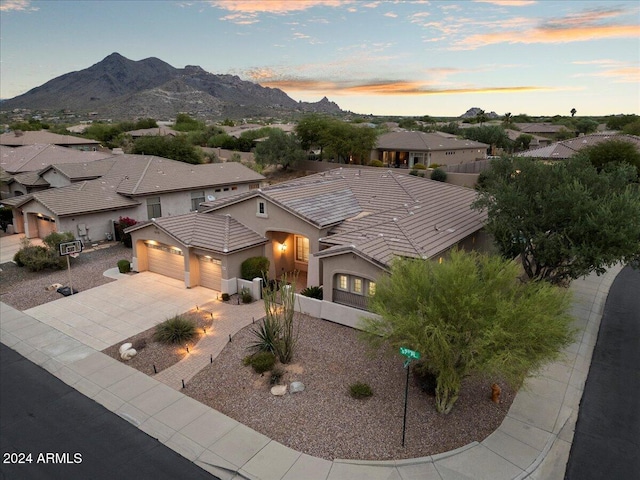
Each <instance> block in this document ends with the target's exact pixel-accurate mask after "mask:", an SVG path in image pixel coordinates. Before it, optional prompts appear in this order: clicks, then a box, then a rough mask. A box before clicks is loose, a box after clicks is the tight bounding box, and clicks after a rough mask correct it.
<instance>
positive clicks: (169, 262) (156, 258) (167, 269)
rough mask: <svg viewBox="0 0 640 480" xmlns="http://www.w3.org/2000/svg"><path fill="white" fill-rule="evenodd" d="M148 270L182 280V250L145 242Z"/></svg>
mask: <svg viewBox="0 0 640 480" xmlns="http://www.w3.org/2000/svg"><path fill="white" fill-rule="evenodd" d="M147 247H148V248H147V255H148V257H147V258H148V260H149V271H151V272H155V273H159V274H161V275H166V276H167V277H171V278H175V279H176V280H184V257H183V256H182V252H181V251H180V250H177V249H175V248H172V247H169V246H167V245H157V244H156V245H150V244H147Z"/></svg>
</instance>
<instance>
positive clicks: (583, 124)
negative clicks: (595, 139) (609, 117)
mask: <svg viewBox="0 0 640 480" xmlns="http://www.w3.org/2000/svg"><path fill="white" fill-rule="evenodd" d="M597 129H598V122H596V121H595V120H591V119H590V118H581V119H580V120H578V121H577V122H576V132H578V133H584V134H585V135H588V134H589V133H593V132H595V131H596V130H597Z"/></svg>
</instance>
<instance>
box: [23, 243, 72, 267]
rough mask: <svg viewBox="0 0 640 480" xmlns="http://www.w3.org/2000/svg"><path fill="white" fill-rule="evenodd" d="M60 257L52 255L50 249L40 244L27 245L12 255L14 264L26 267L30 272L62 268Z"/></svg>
mask: <svg viewBox="0 0 640 480" xmlns="http://www.w3.org/2000/svg"><path fill="white" fill-rule="evenodd" d="M61 259H62V257H58V256H54V255H53V254H52V252H51V250H49V249H48V248H46V247H43V246H41V245H29V246H28V247H24V248H21V249H20V250H18V251H17V252H16V254H15V255H14V256H13V261H14V262H16V265H18V266H19V267H26V268H27V269H28V270H29V271H31V272H40V271H42V270H45V269H47V268H54V269H61V268H64V264H63V263H62V262H61V261H60V260H61Z"/></svg>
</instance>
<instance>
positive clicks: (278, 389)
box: [271, 385, 287, 397]
mask: <svg viewBox="0 0 640 480" xmlns="http://www.w3.org/2000/svg"><path fill="white" fill-rule="evenodd" d="M286 393H287V386H286V385H276V386H275V387H271V395H275V396H276V397H282V396H283V395H285V394H286Z"/></svg>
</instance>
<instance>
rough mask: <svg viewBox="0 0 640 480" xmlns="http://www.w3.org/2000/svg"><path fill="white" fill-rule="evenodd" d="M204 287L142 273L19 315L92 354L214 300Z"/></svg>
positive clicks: (210, 291) (211, 291) (212, 291)
mask: <svg viewBox="0 0 640 480" xmlns="http://www.w3.org/2000/svg"><path fill="white" fill-rule="evenodd" d="M216 295H217V292H215V291H214V290H210V289H208V288H204V287H195V288H191V289H186V288H185V287H184V282H182V281H180V280H174V279H172V278H168V277H165V276H163V275H158V274H156V273H151V272H142V273H137V274H134V275H125V276H122V277H121V278H120V279H119V280H117V281H115V282H111V283H107V284H105V285H101V286H99V287H96V288H92V289H90V290H87V291H84V292H80V293H77V294H76V295H72V296H69V297H64V298H61V299H59V300H55V301H53V302H49V303H46V304H44V305H39V306H37V307H34V308H31V309H29V310H26V311H25V313H26V314H28V315H30V316H32V317H33V318H36V319H38V320H40V321H41V322H43V323H45V324H47V325H49V326H51V327H53V328H55V329H57V330H59V331H61V332H64V333H66V334H67V335H69V336H70V337H73V338H75V339H77V340H79V341H81V342H82V343H84V344H85V345H88V346H90V347H92V348H95V349H96V350H103V349H105V348H107V347H109V346H110V345H113V344H115V343H117V342H120V341H122V340H124V339H126V338H129V337H131V336H133V335H135V334H137V333H140V332H142V331H145V330H147V329H149V328H151V327H153V326H155V325H156V324H158V323H159V322H161V321H163V320H166V319H167V318H170V317H173V316H174V315H177V314H180V313H183V312H186V311H187V310H190V309H192V308H194V307H195V306H196V305H203V304H204V303H207V302H211V301H213V300H215V299H216Z"/></svg>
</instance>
